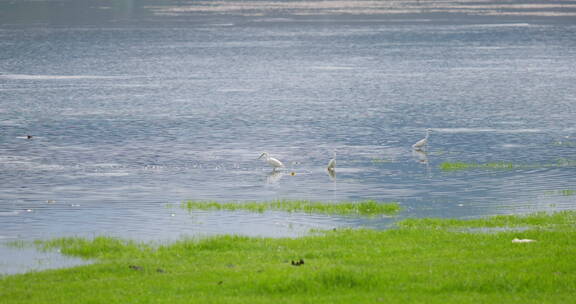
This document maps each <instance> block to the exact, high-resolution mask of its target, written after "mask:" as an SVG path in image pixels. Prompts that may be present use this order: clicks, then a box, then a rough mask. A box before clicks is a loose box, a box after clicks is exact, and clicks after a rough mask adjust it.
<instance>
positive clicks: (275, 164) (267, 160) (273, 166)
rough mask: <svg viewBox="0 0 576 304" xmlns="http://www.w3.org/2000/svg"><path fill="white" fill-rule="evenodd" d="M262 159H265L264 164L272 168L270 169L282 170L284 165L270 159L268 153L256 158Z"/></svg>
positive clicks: (272, 158)
mask: <svg viewBox="0 0 576 304" xmlns="http://www.w3.org/2000/svg"><path fill="white" fill-rule="evenodd" d="M262 157H264V158H265V159H266V162H267V163H268V164H269V165H270V166H272V168H274V169H272V170H276V169H278V168H284V164H283V163H282V162H281V161H279V160H277V159H275V158H274V157H270V155H269V154H268V152H264V153H262V155H260V157H258V159H261V158H262Z"/></svg>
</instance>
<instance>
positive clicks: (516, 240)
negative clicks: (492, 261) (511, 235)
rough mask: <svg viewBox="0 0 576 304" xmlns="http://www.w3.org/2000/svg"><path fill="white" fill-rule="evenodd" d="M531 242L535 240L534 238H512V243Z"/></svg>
mask: <svg viewBox="0 0 576 304" xmlns="http://www.w3.org/2000/svg"><path fill="white" fill-rule="evenodd" d="M532 242H536V240H531V239H517V238H515V239H513V240H512V243H532Z"/></svg>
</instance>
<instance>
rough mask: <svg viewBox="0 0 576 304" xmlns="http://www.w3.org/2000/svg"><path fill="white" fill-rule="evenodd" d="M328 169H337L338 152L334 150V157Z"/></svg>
mask: <svg viewBox="0 0 576 304" xmlns="http://www.w3.org/2000/svg"><path fill="white" fill-rule="evenodd" d="M326 169H328V171H334V170H336V152H334V158H332V159H331V160H330V161H329V162H328V167H327V168H326Z"/></svg>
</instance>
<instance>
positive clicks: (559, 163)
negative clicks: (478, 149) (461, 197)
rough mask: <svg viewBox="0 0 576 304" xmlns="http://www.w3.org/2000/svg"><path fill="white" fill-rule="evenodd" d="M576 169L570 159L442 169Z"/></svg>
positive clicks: (445, 165)
mask: <svg viewBox="0 0 576 304" xmlns="http://www.w3.org/2000/svg"><path fill="white" fill-rule="evenodd" d="M562 167H576V161H575V160H570V159H558V160H557V161H556V162H555V163H541V164H515V163H512V162H503V161H501V162H491V163H483V164H482V163H466V162H443V163H441V164H440V169H441V170H443V171H458V170H468V169H487V170H512V169H537V168H562Z"/></svg>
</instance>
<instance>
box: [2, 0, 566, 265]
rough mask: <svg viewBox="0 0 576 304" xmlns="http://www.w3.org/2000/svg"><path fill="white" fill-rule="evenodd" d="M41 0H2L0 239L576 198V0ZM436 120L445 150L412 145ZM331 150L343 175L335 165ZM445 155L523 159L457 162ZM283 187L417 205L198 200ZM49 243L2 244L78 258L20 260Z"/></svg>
mask: <svg viewBox="0 0 576 304" xmlns="http://www.w3.org/2000/svg"><path fill="white" fill-rule="evenodd" d="M23 2H25V3H36V4H34V5H39V3H44V5H45V7H44V8H46V7H47V8H48V9H46V11H44V10H42V9H38V10H37V11H35V12H37V14H36V15H34V16H30V15H29V14H23V13H22V12H23V11H24V12H29V11H31V10H32V9H30V8H28V7H26V6H23V7H14V5H13V4H12V6H11V5H9V4H6V3H0V4H1V5H0V8H4V9H5V11H4V15H2V14H0V17H1V16H3V17H4V19H0V243H4V244H6V243H9V242H13V241H31V240H36V239H50V238H54V237H62V236H83V237H91V236H95V235H109V236H117V237H121V238H130V239H137V240H143V241H170V240H175V239H179V238H181V237H184V236H194V235H211V234H222V233H240V234H245V235H256V236H298V235H302V234H305V233H306V232H307V231H309V230H310V229H312V228H320V229H329V228H334V227H358V226H367V227H374V228H386V227H388V226H389V225H391V224H393V223H394V222H395V221H397V220H398V219H401V218H405V217H452V218H470V217H479V216H488V215H495V214H516V213H530V212H536V211H557V210H569V209H572V210H573V209H576V191H575V190H576V174H575V172H576V119H575V118H576V86H575V85H574V84H575V83H576V35H575V34H576V22H573V21H574V20H575V19H574V18H573V16H572V15H570V14H569V13H571V12H573V11H574V10H573V9H572V10H570V6H569V5H568V4H570V3H571V2H570V1H566V3H568V2H570V3H568V4H567V6H566V7H567V9H566V10H563V11H560V13H564V14H560V13H558V14H556V15H558V16H559V17H558V16H556V15H554V14H552V17H550V16H547V15H546V14H544V15H543V16H534V15H530V14H528V15H526V16H519V17H518V16H517V15H512V16H513V18H509V17H506V16H495V17H491V16H484V15H476V16H473V15H472V14H469V13H468V14H466V12H464V13H463V14H462V15H454V16H452V17H453V18H447V17H446V16H445V13H446V12H444V11H440V12H439V13H437V14H432V13H428V14H427V13H423V12H422V11H416V10H415V9H414V8H411V9H412V11H410V10H409V9H408V12H406V13H404V14H403V15H398V14H393V13H390V12H389V11H386V12H384V11H381V12H380V11H379V12H377V14H367V15H362V14H361V13H357V12H356V13H355V15H354V14H352V15H346V14H344V15H340V13H339V14H335V13H330V12H328V13H322V14H320V13H318V14H317V16H312V17H311V16H309V15H306V14H303V13H300V14H296V13H294V14H293V15H291V14H290V13H286V11H282V14H280V13H278V11H272V12H268V11H265V12H260V14H258V12H259V11H258V9H259V8H260V7H257V8H254V7H252V8H251V10H249V9H248V8H246V7H242V9H241V13H238V12H235V13H234V14H232V13H230V14H227V13H226V12H229V11H233V10H234V7H223V8H222V7H219V6H213V7H211V8H210V6H202V9H205V8H206V7H208V8H210V10H209V11H208V12H205V11H203V10H201V9H198V7H197V6H192V8H191V7H190V6H162V7H160V8H158V7H154V6H153V5H151V4H150V3H148V2H147V4H148V6H145V5H140V4H139V3H140V2H137V1H136V2H133V1H126V2H125V3H128V4H127V7H128V8H129V9H126V6H121V7H116V8H112V9H110V11H112V12H113V13H106V14H103V15H98V14H96V13H94V12H93V10H95V9H94V8H91V7H89V8H84V7H81V8H79V11H80V12H82V13H83V14H87V15H86V16H90V17H91V18H87V17H86V18H82V16H83V15H82V14H80V15H78V14H76V15H66V16H63V17H62V16H60V15H58V14H54V12H59V11H58V10H57V9H54V7H52V6H51V5H53V4H51V3H53V2H50V1H46V2H27V1H23ZM364 2H366V3H368V4H369V2H370V1H364ZM364 2H362V3H364ZM81 3H82V2H81ZM220 3H232V4H234V3H236V4H237V3H239V2H233V1H227V2H220ZM266 3H268V5H272V4H281V3H284V2H266ZM288 3H293V2H288ZM322 3H324V4H325V3H338V1H332V2H330V1H328V2H322ZM366 3H364V4H365V5H368V4H366ZM317 4H318V3H317ZM324 4H322V5H324ZM2 5H3V6H2ZM30 5H31V7H33V4H30ZM246 5H248V4H246ZM253 5H254V4H253ZM318 5H320V4H318ZM41 8H42V7H41ZM296 8H298V7H296ZM296 8H294V9H296ZM26 9H28V10H29V11H27V10H26ZM306 9H308V8H306ZM317 9H318V10H319V11H320V9H322V8H317ZM91 10H92V11H91ZM206 10H208V9H206ZM219 10H220V11H219ZM446 10H447V9H446ZM499 11H500V12H501V10H499ZM6 12H19V14H16V13H15V14H6ZM39 12H44V13H39ZM88 12H91V13H93V14H88ZM98 12H99V11H98ZM106 12H108V11H106ZM126 12H129V13H126ZM242 12H244V13H242ZM246 12H249V13H246ZM321 12H325V11H321ZM547 12H548V11H547ZM59 16H60V17H62V18H59ZM382 16H388V17H390V16H391V17H390V18H389V19H387V18H384V17H382ZM467 16H468V17H470V18H468V17H467ZM554 16H556V17H557V18H556V17H554ZM548 17H549V18H548ZM569 17H571V18H569ZM34 18H36V19H34ZM34 20H36V21H37V22H35V21H34ZM2 21H4V22H2ZM426 128H431V129H432V130H433V132H432V134H431V135H430V139H429V147H428V153H426V154H424V153H418V152H414V151H412V149H411V145H412V144H413V143H415V142H416V141H418V140H419V139H421V138H423V137H424V135H425V130H426ZM27 135H32V136H33V138H32V139H27V138H26V136H27ZM264 151H267V152H269V153H270V154H271V156H273V157H276V158H278V159H280V160H282V161H283V162H284V163H285V164H286V165H287V169H286V170H284V171H280V172H277V173H273V172H271V169H270V167H268V166H267V165H266V164H265V163H264V162H263V161H262V160H257V158H258V156H259V155H260V154H261V153H262V152H264ZM333 153H336V155H337V171H336V172H337V174H336V177H335V178H332V177H330V176H329V175H328V174H327V172H326V170H325V167H326V165H327V163H328V160H329V159H330V158H332V157H333ZM444 162H466V163H478V164H486V163H494V162H510V163H513V164H515V165H516V167H515V168H513V169H506V170H495V169H485V168H484V169H482V168H476V169H467V170H458V171H444V170H442V169H441V168H440V165H441V164H442V163H444ZM291 172H294V173H295V174H294V175H291V174H290V173H291ZM274 199H307V200H319V201H327V202H337V201H343V200H364V199H376V200H380V201H397V202H399V203H400V204H401V205H402V207H403V211H402V212H401V213H400V214H399V215H398V216H397V217H391V218H388V217H385V218H371V219H366V218H357V217H341V216H326V215H307V214H301V213H294V214H286V213H282V212H265V213H263V214H253V213H248V212H192V213H190V212H188V211H187V210H184V209H182V208H180V204H181V203H182V202H184V201H186V200H217V201H221V202H228V201H246V200H251V201H263V200H274ZM31 256H35V255H34V254H25V255H22V254H19V253H18V250H16V249H14V248H6V247H5V246H3V247H2V249H0V258H2V262H1V263H0V273H2V272H4V273H12V272H19V271H22V269H23V268H22V267H32V268H43V267H44V266H43V265H45V264H50V263H52V264H54V265H60V264H59V263H64V264H66V263H69V262H61V261H59V260H58V258H55V257H51V262H50V263H43V264H42V263H40V264H42V265H36V264H37V263H36V264H35V262H33V261H32V262H22V264H24V265H25V266H22V267H16V268H15V267H14V263H13V262H12V261H13V260H18V259H24V260H25V261H31V260H34V259H36V260H38V259H41V258H39V257H38V256H35V257H34V258H31ZM74 263H75V262H74ZM10 264H12V265H11V266H9V265H10Z"/></svg>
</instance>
